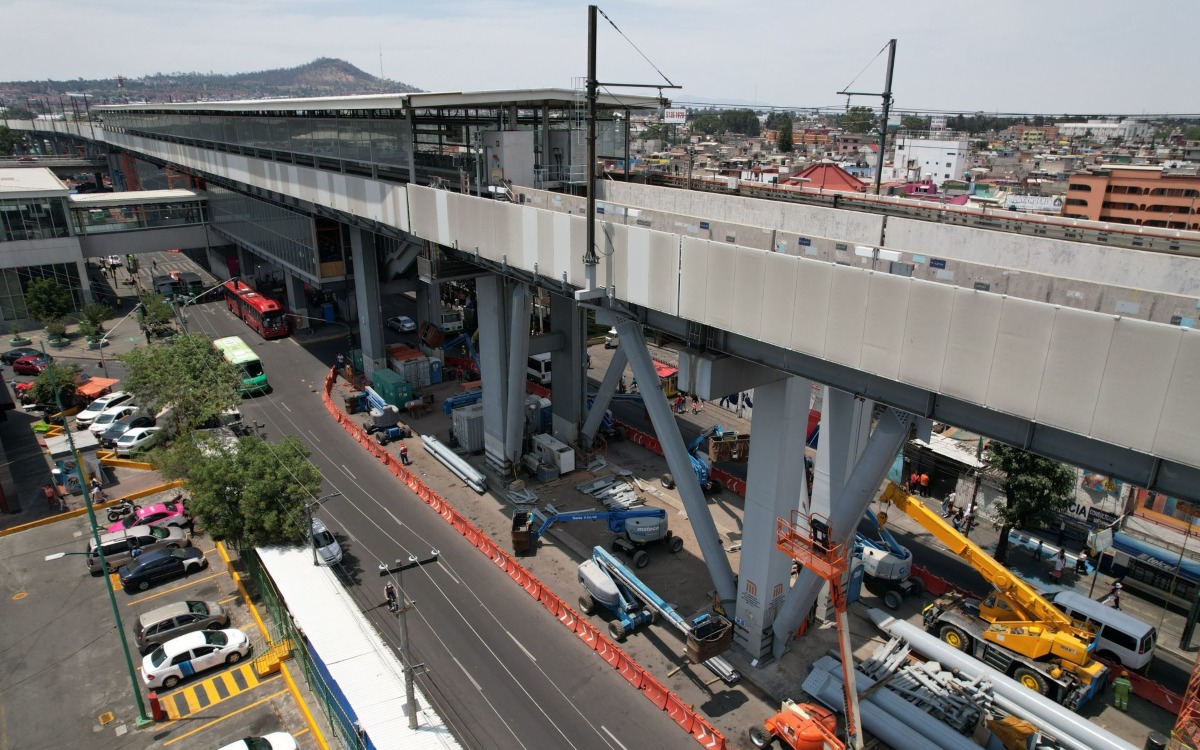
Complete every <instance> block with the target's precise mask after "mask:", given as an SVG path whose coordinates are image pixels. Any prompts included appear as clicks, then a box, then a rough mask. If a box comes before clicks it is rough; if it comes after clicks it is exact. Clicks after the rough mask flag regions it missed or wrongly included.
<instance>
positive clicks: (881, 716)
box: [802, 669, 978, 750]
mask: <svg viewBox="0 0 1200 750" xmlns="http://www.w3.org/2000/svg"><path fill="white" fill-rule="evenodd" d="M802 687H803V688H804V692H806V693H808V694H809V695H811V696H812V697H813V698H816V699H817V700H819V701H820V702H821V703H824V704H825V705H826V706H828V707H829V708H831V709H833V710H834V711H841V712H842V713H843V714H844V713H845V706H846V701H845V694H844V693H843V692H842V678H841V675H833V674H830V673H829V672H826V671H825V670H822V669H814V670H813V671H811V672H809V673H808V677H806V678H805V679H804V684H803V685H802ZM859 713H860V714H861V716H862V722H863V729H865V730H866V731H868V732H870V733H871V734H872V735H873V736H875V737H878V738H879V739H881V740H883V741H884V742H885V743H887V745H888V746H889V747H902V748H921V747H925V746H927V745H928V744H929V741H928V740H927V739H925V738H924V737H923V736H921V735H920V734H919V733H918V732H916V731H914V730H913V729H912V727H910V726H907V725H906V724H905V723H904V722H902V721H899V720H898V719H896V717H894V716H892V715H891V714H889V713H888V712H887V711H884V710H883V709H882V708H880V707H879V706H877V705H875V704H874V703H871V702H866V703H862V704H860V705H859ZM972 750H978V748H977V747H975V748H972Z"/></svg>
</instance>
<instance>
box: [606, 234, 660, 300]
mask: <svg viewBox="0 0 1200 750" xmlns="http://www.w3.org/2000/svg"><path fill="white" fill-rule="evenodd" d="M623 229H624V230H625V231H624V233H623V234H624V238H623V239H624V241H625V243H626V250H625V252H624V253H621V252H620V251H617V253H616V255H615V256H614V258H616V257H619V256H621V255H622V254H623V255H624V256H625V258H626V261H627V262H626V264H625V275H624V277H621V276H617V277H616V278H614V279H613V282H614V283H616V284H618V285H621V284H624V286H625V290H626V292H627V294H628V296H625V295H621V294H618V295H617V296H619V297H621V298H622V299H627V300H629V301H630V302H633V303H635V304H638V305H645V306H648V307H653V308H654V309H656V310H659V309H662V308H663V307H664V305H663V304H662V302H661V301H660V300H659V299H656V296H657V295H656V293H659V294H661V293H663V292H668V293H670V294H674V290H670V289H663V290H659V289H654V287H652V286H651V284H650V278H651V269H652V268H653V267H654V256H653V249H652V247H651V238H652V236H653V235H655V234H661V232H651V231H649V230H648V229H641V228H639V227H623ZM615 269H616V267H615V266H614V271H615Z"/></svg>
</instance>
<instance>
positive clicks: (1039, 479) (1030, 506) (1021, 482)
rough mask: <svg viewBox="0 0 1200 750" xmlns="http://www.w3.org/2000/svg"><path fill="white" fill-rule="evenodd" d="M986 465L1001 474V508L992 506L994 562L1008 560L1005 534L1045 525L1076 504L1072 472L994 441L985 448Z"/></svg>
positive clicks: (1061, 465) (1054, 463) (1072, 470)
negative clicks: (995, 533) (995, 530)
mask: <svg viewBox="0 0 1200 750" xmlns="http://www.w3.org/2000/svg"><path fill="white" fill-rule="evenodd" d="M986 453H987V460H988V464H989V465H991V466H992V467H993V468H996V469H999V470H1001V471H1003V472H1004V474H1005V478H1004V498H1005V501H1004V505H1003V507H997V506H993V508H992V514H993V517H994V519H995V520H996V521H997V522H998V523H999V524H1000V541H999V543H998V544H997V545H996V555H995V557H996V560H997V561H998V562H1000V563H1004V562H1005V561H1006V560H1007V559H1008V532H1010V531H1012V530H1013V529H1024V528H1029V527H1034V526H1041V525H1045V524H1047V523H1049V522H1051V521H1053V520H1054V518H1055V514H1056V513H1057V512H1060V511H1067V510H1069V509H1070V508H1071V506H1072V505H1073V504H1074V502H1075V478H1076V474H1075V470H1074V469H1072V468H1071V467H1070V466H1067V465H1066V464H1064V463H1060V462H1059V461H1054V460H1051V459H1049V458H1042V457H1041V456H1037V455H1034V454H1033V453H1030V452H1028V451H1024V450H1021V449H1020V448H1014V447H1012V446H1011V445H1005V444H1004V443H1000V442H997V441H995V440H993V441H991V442H990V443H988V446H987V450H986Z"/></svg>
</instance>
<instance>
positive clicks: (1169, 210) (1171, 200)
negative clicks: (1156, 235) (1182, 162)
mask: <svg viewBox="0 0 1200 750" xmlns="http://www.w3.org/2000/svg"><path fill="white" fill-rule="evenodd" d="M1198 208H1200V174H1198V173H1197V168H1196V167H1189V168H1176V169H1167V168H1165V167H1161V166H1133V165H1123V164H1122V165H1116V164H1112V165H1101V166H1095V167H1091V168H1089V169H1088V170H1087V171H1085V172H1079V173H1076V174H1073V175H1071V179H1070V182H1069V183H1068V185H1067V202H1066V206H1064V207H1063V215H1064V216H1070V217H1074V218H1078V219H1090V220H1092V221H1111V222H1116V223H1120V224H1136V225H1139V226H1147V227H1163V228H1166V229H1185V230H1191V231H1200V216H1198V215H1197V209H1198Z"/></svg>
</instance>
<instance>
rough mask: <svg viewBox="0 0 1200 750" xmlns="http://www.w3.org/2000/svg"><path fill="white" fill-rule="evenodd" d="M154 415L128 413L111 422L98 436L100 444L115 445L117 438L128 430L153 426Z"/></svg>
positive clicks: (111, 446) (112, 446) (110, 446)
mask: <svg viewBox="0 0 1200 750" xmlns="http://www.w3.org/2000/svg"><path fill="white" fill-rule="evenodd" d="M153 426H154V417H152V416H150V415H149V414H130V415H129V416H128V417H122V418H121V419H118V420H117V421H116V422H113V423H112V425H111V426H109V428H108V429H107V430H105V431H104V434H102V435H101V436H100V445H101V446H102V447H104V448H115V447H117V440H118V439H120V437H121V436H122V435H124V434H125V433H126V432H129V431H130V430H133V429H136V428H138V427H153Z"/></svg>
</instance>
